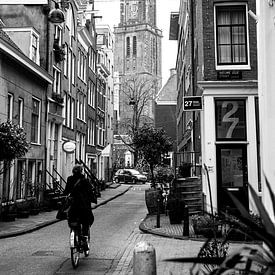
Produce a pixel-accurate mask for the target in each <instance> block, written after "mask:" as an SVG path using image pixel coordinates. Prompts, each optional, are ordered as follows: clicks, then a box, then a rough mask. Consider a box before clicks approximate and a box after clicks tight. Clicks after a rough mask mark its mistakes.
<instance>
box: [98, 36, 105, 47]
mask: <svg viewBox="0 0 275 275" xmlns="http://www.w3.org/2000/svg"><path fill="white" fill-rule="evenodd" d="M96 38H97V41H96V43H97V45H104V44H105V35H104V34H98V35H97V37H96Z"/></svg>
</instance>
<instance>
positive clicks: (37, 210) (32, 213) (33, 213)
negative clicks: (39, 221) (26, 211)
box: [30, 208, 40, 215]
mask: <svg viewBox="0 0 275 275" xmlns="http://www.w3.org/2000/svg"><path fill="white" fill-rule="evenodd" d="M39 212H40V209H39V208H32V209H30V215H38V214H39Z"/></svg>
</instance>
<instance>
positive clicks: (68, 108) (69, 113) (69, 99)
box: [66, 95, 71, 127]
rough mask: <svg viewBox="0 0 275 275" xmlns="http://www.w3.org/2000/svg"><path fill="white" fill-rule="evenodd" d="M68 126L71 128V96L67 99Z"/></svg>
mask: <svg viewBox="0 0 275 275" xmlns="http://www.w3.org/2000/svg"><path fill="white" fill-rule="evenodd" d="M66 122H67V123H66V126H67V127H70V126H71V96H70V95H68V97H67V114H66Z"/></svg>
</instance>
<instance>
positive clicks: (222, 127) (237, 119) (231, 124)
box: [215, 99, 246, 140]
mask: <svg viewBox="0 0 275 275" xmlns="http://www.w3.org/2000/svg"><path fill="white" fill-rule="evenodd" d="M215 105H216V106H215V108H216V138H217V140H246V116H245V100H242V99H236V100H216V101H215Z"/></svg>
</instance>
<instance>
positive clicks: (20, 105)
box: [18, 97, 24, 128]
mask: <svg viewBox="0 0 275 275" xmlns="http://www.w3.org/2000/svg"><path fill="white" fill-rule="evenodd" d="M23 119H24V99H23V98H22V97H19V98H18V125H19V126H20V127H21V128H23Z"/></svg>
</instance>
